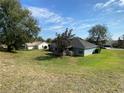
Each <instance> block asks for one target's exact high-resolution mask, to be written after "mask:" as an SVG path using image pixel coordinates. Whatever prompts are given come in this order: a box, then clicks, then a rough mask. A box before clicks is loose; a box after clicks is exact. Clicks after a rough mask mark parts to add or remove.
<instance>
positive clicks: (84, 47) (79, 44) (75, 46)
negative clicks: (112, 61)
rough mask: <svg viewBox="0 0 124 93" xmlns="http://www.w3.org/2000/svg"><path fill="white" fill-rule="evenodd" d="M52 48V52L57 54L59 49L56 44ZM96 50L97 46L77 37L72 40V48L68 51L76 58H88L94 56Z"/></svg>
mask: <svg viewBox="0 0 124 93" xmlns="http://www.w3.org/2000/svg"><path fill="white" fill-rule="evenodd" d="M50 48H51V51H53V52H55V53H56V50H57V47H56V45H55V43H53V44H51V47H50ZM96 49H97V45H95V44H92V43H90V42H88V41H86V40H83V39H81V38H78V37H75V38H73V39H72V43H71V46H70V47H69V48H68V49H67V50H68V51H71V52H73V55H75V56H87V55H91V54H93V53H94V51H95V50H96Z"/></svg>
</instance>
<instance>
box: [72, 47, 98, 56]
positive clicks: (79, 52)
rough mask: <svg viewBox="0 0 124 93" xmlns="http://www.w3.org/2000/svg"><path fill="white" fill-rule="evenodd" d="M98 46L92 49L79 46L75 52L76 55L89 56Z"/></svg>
mask: <svg viewBox="0 0 124 93" xmlns="http://www.w3.org/2000/svg"><path fill="white" fill-rule="evenodd" d="M95 49H96V48H92V49H85V50H84V49H79V48H74V49H73V52H74V55H76V56H88V55H91V54H93V52H94V51H95Z"/></svg>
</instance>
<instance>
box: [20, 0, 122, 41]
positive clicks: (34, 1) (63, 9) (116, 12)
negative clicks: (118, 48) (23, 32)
mask: <svg viewBox="0 0 124 93" xmlns="http://www.w3.org/2000/svg"><path fill="white" fill-rule="evenodd" d="M20 1H21V4H22V6H23V7H25V8H28V9H29V10H30V11H31V13H32V16H34V17H35V18H36V19H37V20H38V25H39V26H40V27H41V29H42V31H41V32H40V34H39V35H40V36H42V37H43V38H44V39H47V38H54V37H55V34H56V33H62V32H63V31H65V28H67V27H68V28H70V29H73V30H74V31H73V33H74V34H76V36H79V37H81V38H86V37H88V30H89V29H90V28H91V27H92V26H94V25H96V24H104V25H106V26H107V27H108V31H109V32H110V34H111V35H112V38H113V39H114V40H115V39H118V37H119V36H121V35H122V34H124V0H20Z"/></svg>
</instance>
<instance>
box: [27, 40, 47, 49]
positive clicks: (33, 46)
mask: <svg viewBox="0 0 124 93" xmlns="http://www.w3.org/2000/svg"><path fill="white" fill-rule="evenodd" d="M25 47H26V49H28V50H32V49H49V45H48V43H46V42H41V41H39V42H32V43H26V44H25Z"/></svg>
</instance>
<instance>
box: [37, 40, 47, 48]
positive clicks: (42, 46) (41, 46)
mask: <svg viewBox="0 0 124 93" xmlns="http://www.w3.org/2000/svg"><path fill="white" fill-rule="evenodd" d="M45 46H46V47H47V48H46V49H49V45H48V44H47V43H45V42H44V43H42V44H40V45H38V49H44V47H45Z"/></svg>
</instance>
